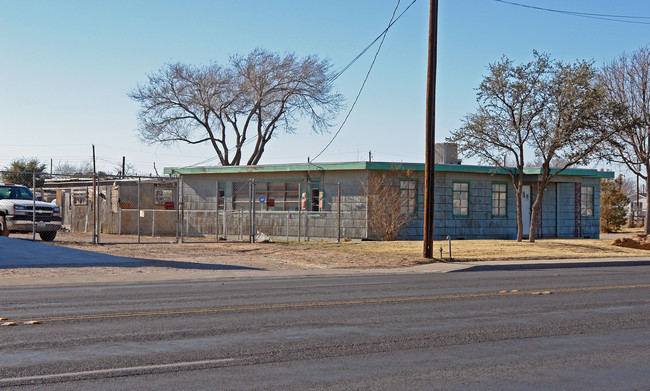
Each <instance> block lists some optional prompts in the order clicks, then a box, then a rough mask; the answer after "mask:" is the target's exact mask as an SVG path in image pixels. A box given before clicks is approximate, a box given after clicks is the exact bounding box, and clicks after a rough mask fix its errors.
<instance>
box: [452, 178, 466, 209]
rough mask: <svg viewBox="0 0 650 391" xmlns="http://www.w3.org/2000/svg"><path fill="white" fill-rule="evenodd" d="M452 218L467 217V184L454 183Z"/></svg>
mask: <svg viewBox="0 0 650 391" xmlns="http://www.w3.org/2000/svg"><path fill="white" fill-rule="evenodd" d="M453 192H454V196H453V197H454V208H453V214H454V216H469V183H468V182H454V184H453Z"/></svg>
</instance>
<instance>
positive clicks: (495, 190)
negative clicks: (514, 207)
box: [492, 183, 508, 217]
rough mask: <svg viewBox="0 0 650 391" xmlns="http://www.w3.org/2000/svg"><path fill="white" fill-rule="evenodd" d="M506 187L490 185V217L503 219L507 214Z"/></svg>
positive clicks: (497, 184)
mask: <svg viewBox="0 0 650 391" xmlns="http://www.w3.org/2000/svg"><path fill="white" fill-rule="evenodd" d="M507 201H508V185H507V184H505V183H493V184H492V216H499V217H505V216H507V214H508V208H507V204H508V202H507Z"/></svg>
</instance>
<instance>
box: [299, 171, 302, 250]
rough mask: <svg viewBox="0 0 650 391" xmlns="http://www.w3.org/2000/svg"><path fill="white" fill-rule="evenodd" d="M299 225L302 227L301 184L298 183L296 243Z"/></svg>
mask: <svg viewBox="0 0 650 391" xmlns="http://www.w3.org/2000/svg"><path fill="white" fill-rule="evenodd" d="M301 225H302V183H298V243H300V229H301Z"/></svg>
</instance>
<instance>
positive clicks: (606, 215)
mask: <svg viewBox="0 0 650 391" xmlns="http://www.w3.org/2000/svg"><path fill="white" fill-rule="evenodd" d="M627 203H628V198H627V195H625V191H624V181H623V176H622V175H619V176H618V178H616V179H605V180H603V181H602V182H601V184H600V230H601V231H602V232H616V231H618V230H620V229H621V227H623V226H624V225H625V224H626V223H627V211H626V206H627Z"/></svg>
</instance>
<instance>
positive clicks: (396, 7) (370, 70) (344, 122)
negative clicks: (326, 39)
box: [311, 0, 417, 162]
mask: <svg viewBox="0 0 650 391" xmlns="http://www.w3.org/2000/svg"><path fill="white" fill-rule="evenodd" d="M416 1H417V0H413V2H411V4H409V6H408V7H407V8H406V9H405V10H404V11H403V12H402V13H401V14H400V15H399V16H402V15H404V12H406V11H407V10H408V9H409V8H410V7H411V6H412V5H413V4H414V3H415V2H416ZM399 5H400V0H397V5H396V6H395V9H394V10H393V14H392V15H391V18H390V22H389V23H388V27H387V28H386V29H385V30H384V31H383V32H382V33H381V35H380V37H381V42H379V46H378V47H377V51H376V52H375V57H373V59H372V62H371V63H370V67H369V68H368V72H367V73H366V77H365V78H364V79H363V83H361V87H360V88H359V92H358V93H357V96H356V98H354V102H352V105H351V106H350V110H348V113H347V114H346V115H345V118H344V119H343V122H341V125H340V126H339V129H338V130H337V131H336V133H334V136H333V137H332V139H331V140H330V141H329V143H327V145H326V146H325V148H323V150H322V151H320V152H319V153H318V154H317V155H316V156H315V157H314V158H313V159H312V160H311V161H312V162H313V161H315V160H316V159H318V158H319V157H320V155H322V154H323V152H325V151H326V150H327V148H329V147H330V146H331V145H332V143H333V142H334V139H336V137H337V136H338V135H339V133H341V130H343V126H345V124H346V122H347V121H348V118H350V114H352V111H353V110H354V107H355V106H356V104H357V102H358V101H359V97H360V96H361V92H363V88H364V87H365V86H366V82H367V81H368V78H369V77H370V73H371V72H372V68H373V67H374V65H375V62H376V61H377V57H378V56H379V52H380V51H381V47H382V46H383V44H384V40H385V39H386V35H387V34H388V30H389V29H390V27H391V26H392V25H393V24H394V23H395V22H396V21H397V19H395V14H396V13H397V9H398V8H399ZM398 18H399V17H398ZM377 39H379V37H377V38H376V39H375V40H374V41H373V42H372V43H371V44H370V46H372V45H374V43H375V42H377ZM367 50H368V48H366V49H364V51H363V52H362V53H361V54H363V53H365V51H367ZM359 57H360V55H359V56H357V57H356V58H355V59H354V60H352V62H351V63H350V64H348V65H347V66H346V67H345V68H343V71H341V72H339V73H338V76H340V75H341V74H342V73H343V72H344V71H345V70H346V69H347V68H349V67H350V65H352V64H353V63H354V62H355V61H356V60H357V59H358V58H359ZM338 76H336V77H335V78H334V79H336V78H337V77H338Z"/></svg>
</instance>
